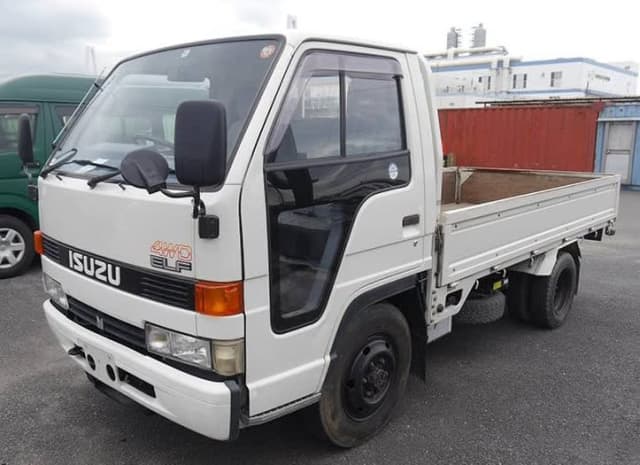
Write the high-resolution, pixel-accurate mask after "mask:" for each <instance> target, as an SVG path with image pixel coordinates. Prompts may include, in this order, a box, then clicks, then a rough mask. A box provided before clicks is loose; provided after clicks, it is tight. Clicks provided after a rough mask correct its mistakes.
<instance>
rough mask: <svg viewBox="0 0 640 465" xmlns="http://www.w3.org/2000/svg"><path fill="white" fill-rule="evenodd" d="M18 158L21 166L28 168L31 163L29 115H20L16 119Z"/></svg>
mask: <svg viewBox="0 0 640 465" xmlns="http://www.w3.org/2000/svg"><path fill="white" fill-rule="evenodd" d="M18 156H19V157H20V159H21V160H22V166H24V167H28V166H29V165H31V164H32V163H33V141H32V140H31V120H30V119H29V115H26V114H22V115H20V118H18Z"/></svg>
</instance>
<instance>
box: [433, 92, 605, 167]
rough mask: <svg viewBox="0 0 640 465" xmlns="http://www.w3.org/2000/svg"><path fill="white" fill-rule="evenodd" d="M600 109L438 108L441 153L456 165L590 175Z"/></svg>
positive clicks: (542, 106)
mask: <svg viewBox="0 0 640 465" xmlns="http://www.w3.org/2000/svg"><path fill="white" fill-rule="evenodd" d="M600 109H601V105H599V104H589V105H562V104H558V105H540V106H505V107H493V108H460V109H442V110H440V111H439V112H438V113H439V119H440V132H441V134H442V148H443V151H444V154H445V155H447V154H453V155H454V156H455V164H456V165H457V166H478V167H485V168H516V169H535V170H559V171H593V166H594V157H595V144H596V128H597V120H598V114H599V113H600Z"/></svg>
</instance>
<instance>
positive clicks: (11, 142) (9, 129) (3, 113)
mask: <svg viewBox="0 0 640 465" xmlns="http://www.w3.org/2000/svg"><path fill="white" fill-rule="evenodd" d="M37 113H38V109H37V108H36V107H23V106H19V105H0V153H15V152H17V151H18V119H19V118H20V115H22V114H27V115H28V116H29V119H30V120H31V137H32V138H33V137H34V134H35V126H36V116H37Z"/></svg>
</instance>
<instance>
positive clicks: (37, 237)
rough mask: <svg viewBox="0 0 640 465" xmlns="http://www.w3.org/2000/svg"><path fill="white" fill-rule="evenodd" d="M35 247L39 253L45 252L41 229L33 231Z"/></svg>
mask: <svg viewBox="0 0 640 465" xmlns="http://www.w3.org/2000/svg"><path fill="white" fill-rule="evenodd" d="M33 249H34V250H35V251H36V253H37V254H38V255H42V254H43V253H44V248H43V247H42V231H40V230H38V231H34V232H33Z"/></svg>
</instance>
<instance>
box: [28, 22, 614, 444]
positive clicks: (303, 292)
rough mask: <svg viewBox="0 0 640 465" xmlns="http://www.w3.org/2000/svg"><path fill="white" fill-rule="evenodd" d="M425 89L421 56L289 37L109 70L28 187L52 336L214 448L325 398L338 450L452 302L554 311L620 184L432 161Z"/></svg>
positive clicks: (608, 227) (180, 51)
mask: <svg viewBox="0 0 640 465" xmlns="http://www.w3.org/2000/svg"><path fill="white" fill-rule="evenodd" d="M430 80H431V78H430V74H429V71H428V68H427V66H426V64H425V62H424V61H423V59H422V58H421V56H420V55H419V54H418V53H416V52H414V51H411V50H406V49H404V48H398V47H393V46H388V45H379V44H373V43H368V42H357V41H353V40H344V39H335V38H329V37H321V36H316V35H304V34H301V33H297V32H296V33H291V34H287V35H261V36H251V37H235V38H228V39H222V40H212V41H207V42H199V43H191V44H187V45H179V46H175V47H170V48H165V49H162V50H157V51H153V52H150V53H144V54H141V55H137V56H134V57H132V58H129V59H126V60H124V61H122V62H121V63H120V64H119V65H118V66H117V67H116V68H115V69H114V70H113V71H112V72H111V74H110V75H109V76H108V77H107V79H106V80H105V81H104V82H103V83H102V84H100V85H96V89H95V95H93V96H92V98H91V99H88V100H89V101H88V102H87V103H85V104H83V105H82V106H81V108H80V109H79V110H78V111H77V114H76V115H75V116H74V117H73V118H72V123H71V124H70V125H69V126H68V127H67V128H66V130H65V133H64V134H63V135H62V137H61V139H60V140H59V141H58V143H57V146H56V147H55V149H54V152H53V153H52V155H51V158H50V160H49V161H48V164H47V166H46V167H45V169H44V170H43V171H42V173H41V174H40V176H39V178H38V180H37V181H38V193H39V197H40V217H41V231H39V232H37V233H36V235H35V236H36V237H35V240H36V244H37V246H38V248H39V250H40V253H41V254H42V269H43V281H44V285H45V289H46V291H47V293H48V295H49V297H50V298H49V299H48V300H47V301H46V302H45V303H44V313H45V316H46V318H47V321H48V323H49V325H50V327H51V329H52V331H53V332H54V333H55V335H56V337H57V338H58V340H59V341H60V344H61V345H62V347H63V348H64V350H65V351H67V353H68V354H69V356H70V357H71V358H72V359H73V360H75V361H76V362H77V363H78V364H79V365H80V367H81V368H82V369H83V370H85V371H86V373H87V375H88V377H89V379H90V380H91V381H92V382H93V383H94V384H95V385H96V386H97V387H98V388H100V389H101V390H103V391H105V392H107V393H110V394H112V395H114V396H121V397H122V398H128V399H132V400H133V401H135V402H137V403H139V404H142V405H143V406H145V407H147V408H148V409H150V410H152V411H154V412H157V413H158V414H160V415H162V416H164V417H166V418H168V419H170V420H172V421H175V422H177V423H179V424H181V425H183V426H185V427H187V428H189V429H191V430H193V431H196V432H198V433H201V434H203V435H206V436H208V437H210V438H214V439H219V440H228V439H233V438H235V437H236V436H237V435H238V434H239V430H241V429H242V428H245V427H249V426H251V425H256V424H260V423H264V422H266V421H270V420H272V419H274V418H277V417H279V416H282V415H285V414H288V413H290V412H293V411H295V410H298V409H301V408H303V407H307V406H311V405H313V404H316V406H315V407H314V408H317V413H318V420H319V422H320V424H321V426H322V429H323V430H324V432H325V433H326V436H327V437H328V438H329V439H330V440H331V441H332V442H333V443H335V444H337V445H339V446H343V447H351V446H354V445H357V444H358V443H360V442H362V441H364V440H366V439H367V438H370V437H371V436H372V435H374V434H375V433H376V432H378V431H379V430H380V429H381V428H382V427H383V426H384V425H385V424H386V423H387V422H388V421H389V419H390V417H391V416H392V413H393V412H394V409H395V407H396V405H397V403H398V401H399V400H400V399H401V398H402V397H403V394H404V391H405V386H406V383H407V378H408V376H409V373H410V371H412V370H413V371H414V372H416V373H418V374H419V375H421V376H424V375H425V352H426V351H427V343H428V342H431V341H433V340H435V339H437V338H439V337H442V336H444V335H446V334H447V333H449V332H450V331H451V329H452V319H453V317H454V316H455V315H457V314H458V313H459V312H460V316H462V315H464V314H465V313H466V314H467V317H474V318H475V317H477V320H478V321H480V320H482V319H483V318H485V317H486V315H483V312H489V313H491V312H494V313H495V310H496V309H498V311H499V313H500V314H501V312H502V311H503V310H504V306H505V302H504V300H505V297H504V296H505V294H506V295H507V303H508V306H509V307H510V308H511V310H512V311H514V312H516V313H517V314H518V315H519V316H520V317H521V318H522V319H524V320H527V321H530V322H531V323H533V324H536V325H539V326H543V327H547V328H555V327H557V326H559V325H560V324H562V323H563V321H564V320H565V318H566V317H567V314H568V312H569V310H570V308H571V304H572V301H573V297H574V294H575V293H576V292H577V287H578V278H579V271H580V250H579V245H578V244H579V241H580V240H581V239H583V238H587V239H595V240H600V239H602V237H603V234H604V233H608V234H613V232H614V229H613V226H614V221H615V219H616V215H617V209H618V197H619V179H618V177H617V176H614V175H593V174H584V173H558V172H532V171H505V170H487V169H472V168H468V169H467V168H453V169H443V168H442V167H441V166H442V160H443V158H442V153H441V147H440V135H439V127H438V117H437V111H436V108H435V103H434V98H433V92H432V87H431V84H430ZM21 134H22V135H23V136H24V137H23V138H22V139H21V144H20V154H21V157H22V158H23V161H24V162H25V163H26V165H27V166H28V163H29V158H30V155H31V154H30V150H29V149H30V144H29V134H30V132H29V122H28V119H25V120H21ZM471 319H473V318H471Z"/></svg>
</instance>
